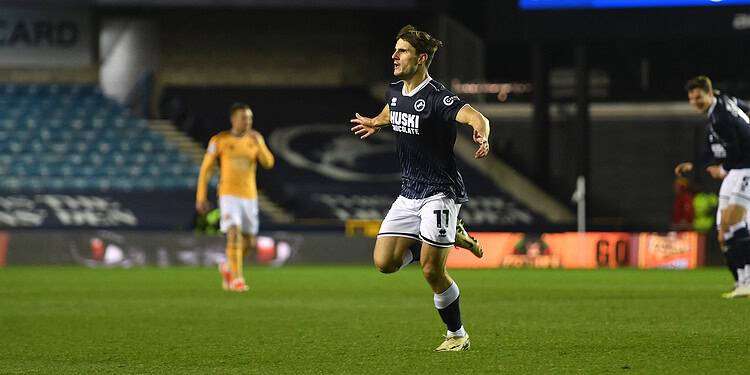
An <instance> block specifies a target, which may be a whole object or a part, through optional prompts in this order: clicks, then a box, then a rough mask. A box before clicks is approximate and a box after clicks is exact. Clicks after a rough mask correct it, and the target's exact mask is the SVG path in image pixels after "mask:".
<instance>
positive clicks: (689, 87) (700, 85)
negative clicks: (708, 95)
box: [685, 76, 714, 92]
mask: <svg viewBox="0 0 750 375" xmlns="http://www.w3.org/2000/svg"><path fill="white" fill-rule="evenodd" d="M695 89H700V90H702V91H703V92H713V91H714V87H713V85H712V84H711V79H710V78H708V77H706V76H697V77H695V78H692V79H691V80H689V81H687V83H686V84H685V91H687V92H690V91H693V90H695Z"/></svg>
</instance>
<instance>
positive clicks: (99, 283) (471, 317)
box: [0, 266, 750, 374]
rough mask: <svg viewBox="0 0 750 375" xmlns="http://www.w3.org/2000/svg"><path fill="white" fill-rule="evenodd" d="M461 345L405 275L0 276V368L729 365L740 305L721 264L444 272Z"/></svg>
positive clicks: (671, 369)
mask: <svg viewBox="0 0 750 375" xmlns="http://www.w3.org/2000/svg"><path fill="white" fill-rule="evenodd" d="M452 274H453V276H454V277H455V278H456V280H457V281H458V282H459V286H460V287H461V291H462V294H461V302H462V306H461V307H462V311H463V315H464V322H465V325H466V328H467V330H468V331H469V333H470V334H471V338H472V344H473V347H472V349H471V351H469V352H464V353H434V352H432V351H431V350H432V349H433V348H434V347H435V346H437V345H438V344H439V343H440V341H441V335H442V334H443V333H444V331H443V326H442V324H441V322H440V320H439V317H438V314H437V313H436V312H435V310H434V308H433V306H432V294H431V292H430V291H429V289H428V288H427V287H426V285H425V284H424V281H422V279H421V275H420V273H419V272H418V270H417V269H407V270H405V271H402V272H400V273H397V274H395V275H381V274H378V273H377V272H375V271H374V270H373V269H372V268H370V267H312V266H311V267H288V268H278V269H273V268H255V269H253V270H252V271H251V274H250V275H251V276H250V281H251V285H252V290H251V292H249V293H246V294H232V293H226V292H223V291H221V290H220V289H219V287H218V274H216V272H215V271H214V270H209V269H197V268H172V269H155V268H145V269H131V270H122V269H110V270H92V269H84V268H76V267H69V268H66V267H58V268H52V267H49V268H41V267H39V268H37V267H32V268H24V267H22V268H7V269H0V347H1V348H2V349H1V350H0V373H54V374H62V373H77V374H92V373H97V374H100V373H139V374H141V373H158V374H163V373H179V374H188V373H194V374H209V373H263V374H281V373H287V374H307V373H320V374H329V373H345V374H361V373H373V374H384V373H387V374H391V373H409V374H443V373H446V374H451V373H469V374H477V373H714V372H717V373H729V372H735V373H741V372H744V370H745V369H746V367H747V365H746V363H745V362H746V359H747V355H748V354H750V349H748V347H749V346H748V343H747V338H748V337H749V336H750V335H749V334H750V323H748V322H749V321H750V313H749V312H750V300H732V301H727V300H722V299H720V298H718V297H719V294H720V293H721V292H723V291H725V290H726V289H727V287H728V285H729V274H728V273H727V272H726V271H724V270H719V269H708V270H700V271H686V272H679V271H677V272H675V271H672V272H670V271H635V270H615V271H612V270H601V271H557V270H483V271H474V270H457V271H454V272H452Z"/></svg>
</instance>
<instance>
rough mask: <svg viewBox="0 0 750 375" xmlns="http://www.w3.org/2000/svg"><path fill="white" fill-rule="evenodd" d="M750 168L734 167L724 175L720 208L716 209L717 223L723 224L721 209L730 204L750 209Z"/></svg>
mask: <svg viewBox="0 0 750 375" xmlns="http://www.w3.org/2000/svg"><path fill="white" fill-rule="evenodd" d="M749 184H750V169H732V170H730V171H729V172H728V173H727V176H726V177H724V181H722V182H721V189H719V208H718V209H717V210H716V225H719V224H721V211H722V210H723V209H725V208H727V206H729V205H730V204H732V205H739V206H742V207H745V209H746V210H748V211H750V186H748V185H749Z"/></svg>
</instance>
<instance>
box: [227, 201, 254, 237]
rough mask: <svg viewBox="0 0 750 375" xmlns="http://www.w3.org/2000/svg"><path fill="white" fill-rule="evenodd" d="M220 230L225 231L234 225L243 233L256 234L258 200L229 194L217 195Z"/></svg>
mask: <svg viewBox="0 0 750 375" xmlns="http://www.w3.org/2000/svg"><path fill="white" fill-rule="evenodd" d="M219 212H220V213H221V223H220V228H221V231H222V232H224V233H226V232H227V230H229V228H230V227H234V226H236V227H237V228H239V229H240V232H242V233H243V234H252V235H257V234H258V200H257V199H245V198H238V197H234V196H231V195H222V196H220V197H219Z"/></svg>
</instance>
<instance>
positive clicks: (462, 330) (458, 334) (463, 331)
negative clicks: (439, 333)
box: [445, 326, 468, 337]
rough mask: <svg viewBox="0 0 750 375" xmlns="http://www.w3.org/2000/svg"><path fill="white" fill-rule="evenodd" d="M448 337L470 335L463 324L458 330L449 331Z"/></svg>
mask: <svg viewBox="0 0 750 375" xmlns="http://www.w3.org/2000/svg"><path fill="white" fill-rule="evenodd" d="M445 335H446V336H448V337H456V336H458V337H464V336H468V333H466V330H465V329H464V326H461V328H459V329H458V331H456V332H451V331H448V333H446V334H445Z"/></svg>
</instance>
